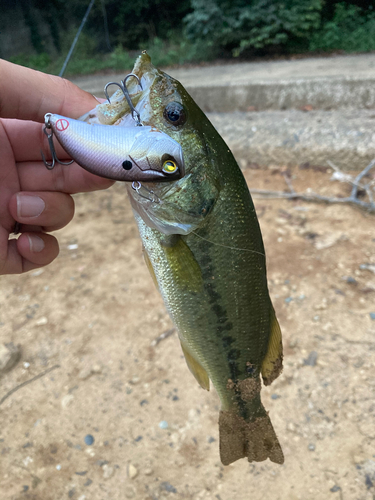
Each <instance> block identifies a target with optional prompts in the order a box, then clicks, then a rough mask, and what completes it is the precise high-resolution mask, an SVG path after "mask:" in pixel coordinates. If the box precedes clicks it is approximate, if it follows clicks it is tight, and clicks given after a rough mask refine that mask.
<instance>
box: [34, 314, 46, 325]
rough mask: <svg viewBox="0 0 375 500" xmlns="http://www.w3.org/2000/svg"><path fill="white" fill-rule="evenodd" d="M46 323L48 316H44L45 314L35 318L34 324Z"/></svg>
mask: <svg viewBox="0 0 375 500" xmlns="http://www.w3.org/2000/svg"><path fill="white" fill-rule="evenodd" d="M47 323H48V318H46V317H45V316H42V317H41V318H39V319H37V320H36V323H35V324H36V326H43V325H46V324H47Z"/></svg>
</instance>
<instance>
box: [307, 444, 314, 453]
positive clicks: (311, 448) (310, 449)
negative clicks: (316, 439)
mask: <svg viewBox="0 0 375 500" xmlns="http://www.w3.org/2000/svg"><path fill="white" fill-rule="evenodd" d="M308 449H309V451H315V444H312V443H310V444H309V446H308Z"/></svg>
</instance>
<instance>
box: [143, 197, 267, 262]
mask: <svg viewBox="0 0 375 500" xmlns="http://www.w3.org/2000/svg"><path fill="white" fill-rule="evenodd" d="M137 193H138V191H137ZM152 193H153V194H155V193H154V192H152ZM138 195H139V196H142V195H140V193H138ZM156 196H157V195H156ZM148 201H150V202H151V204H152V203H155V200H151V199H148ZM162 201H163V203H164V204H165V205H169V206H171V207H172V208H173V209H174V210H175V211H179V212H182V213H185V214H186V215H190V214H189V213H188V212H187V211H185V210H182V209H181V208H180V207H178V206H176V204H175V203H171V202H170V201H164V200H162ZM144 210H145V211H146V213H147V212H148V210H147V208H146V207H144ZM175 217H176V219H177V222H179V223H180V224H184V222H183V221H182V220H180V219H179V218H178V216H177V215H175ZM190 233H191V234H194V235H195V236H197V237H198V238H200V239H201V240H204V241H207V242H208V243H211V244H212V245H216V246H219V247H222V248H228V249H229V250H238V251H240V252H250V253H256V254H258V255H261V256H262V257H264V258H265V257H266V256H265V254H264V253H262V252H257V251H256V250H250V249H249V248H237V247H231V246H229V245H223V244H222V243H216V242H215V241H211V240H208V239H207V238H204V237H203V236H200V235H199V234H197V233H196V232H195V231H190ZM190 233H189V234H190Z"/></svg>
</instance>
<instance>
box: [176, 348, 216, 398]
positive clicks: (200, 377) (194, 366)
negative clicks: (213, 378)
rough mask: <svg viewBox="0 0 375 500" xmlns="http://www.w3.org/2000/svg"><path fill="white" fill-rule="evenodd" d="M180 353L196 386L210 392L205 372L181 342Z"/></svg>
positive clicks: (208, 380)
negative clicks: (195, 381)
mask: <svg viewBox="0 0 375 500" xmlns="http://www.w3.org/2000/svg"><path fill="white" fill-rule="evenodd" d="M181 348H182V352H183V353H184V356H185V359H186V363H187V365H188V368H189V370H190V371H191V373H192V374H193V375H194V377H195V378H196V380H197V382H198V384H199V385H200V386H201V387H202V388H203V389H206V391H209V390H210V379H209V378H208V375H207V372H206V370H205V369H204V368H203V367H202V365H201V364H200V363H199V362H198V361H197V360H196V359H195V358H194V357H193V356H192V355H191V354H190V353H189V351H188V350H187V349H186V347H185V346H184V344H183V342H181Z"/></svg>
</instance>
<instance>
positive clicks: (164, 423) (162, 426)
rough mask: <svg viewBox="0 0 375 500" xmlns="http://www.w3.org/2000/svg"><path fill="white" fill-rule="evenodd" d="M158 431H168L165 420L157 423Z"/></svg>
mask: <svg viewBox="0 0 375 500" xmlns="http://www.w3.org/2000/svg"><path fill="white" fill-rule="evenodd" d="M159 427H160V429H168V422H167V421H166V420H162V421H161V422H159Z"/></svg>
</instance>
